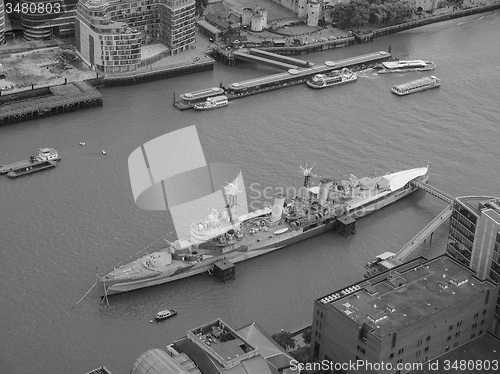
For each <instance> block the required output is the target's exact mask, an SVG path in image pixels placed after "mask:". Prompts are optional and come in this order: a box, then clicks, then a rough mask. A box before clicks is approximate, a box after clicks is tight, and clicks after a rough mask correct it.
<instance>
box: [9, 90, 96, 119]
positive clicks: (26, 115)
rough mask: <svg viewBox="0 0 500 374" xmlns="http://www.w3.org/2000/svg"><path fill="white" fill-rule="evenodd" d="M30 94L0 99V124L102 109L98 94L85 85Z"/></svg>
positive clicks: (30, 92) (37, 91) (22, 93)
mask: <svg viewBox="0 0 500 374" xmlns="http://www.w3.org/2000/svg"><path fill="white" fill-rule="evenodd" d="M33 91H35V92H33ZM33 91H25V92H21V93H17V94H12V96H11V95H2V96H1V97H0V125H8V124H12V123H18V122H23V121H28V120H32V119H37V118H43V117H50V116H54V115H58V114H62V113H68V112H75V111H77V110H82V109H87V108H93V107H97V106H102V95H101V93H100V92H99V91H97V90H96V89H95V88H94V87H93V86H92V85H90V84H89V83H87V82H72V83H68V84H62V85H58V86H51V87H45V88H42V89H37V90H33Z"/></svg>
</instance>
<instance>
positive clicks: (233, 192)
mask: <svg viewBox="0 0 500 374" xmlns="http://www.w3.org/2000/svg"><path fill="white" fill-rule="evenodd" d="M224 192H225V193H224V197H225V199H226V202H227V204H226V208H227V210H228V213H229V220H230V222H231V223H232V224H233V223H234V218H233V214H234V213H236V212H234V211H233V209H234V207H235V206H237V205H238V192H241V191H240V190H238V178H236V179H235V181H234V183H228V184H227V186H225V187H224Z"/></svg>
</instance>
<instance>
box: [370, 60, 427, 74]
mask: <svg viewBox="0 0 500 374" xmlns="http://www.w3.org/2000/svg"><path fill="white" fill-rule="evenodd" d="M435 67H436V65H434V63H433V62H431V61H423V60H397V61H384V62H382V63H381V64H379V65H377V66H375V69H377V70H378V71H377V72H378V73H379V74H383V73H404V72H409V71H428V70H432V69H434V68H435Z"/></svg>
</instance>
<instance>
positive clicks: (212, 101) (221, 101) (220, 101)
mask: <svg viewBox="0 0 500 374" xmlns="http://www.w3.org/2000/svg"><path fill="white" fill-rule="evenodd" d="M228 103H229V100H228V98H227V96H226V95H219V96H212V97H209V98H207V101H205V102H204V103H196V104H194V109H196V110H209V109H215V108H220V107H223V106H226V105H227V104H228Z"/></svg>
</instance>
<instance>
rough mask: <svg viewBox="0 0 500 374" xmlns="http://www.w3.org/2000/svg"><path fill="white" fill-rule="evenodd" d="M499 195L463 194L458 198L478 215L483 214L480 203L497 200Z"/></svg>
mask: <svg viewBox="0 0 500 374" xmlns="http://www.w3.org/2000/svg"><path fill="white" fill-rule="evenodd" d="M498 199H499V198H498V197H492V196H462V197H457V200H458V201H459V202H460V203H462V205H464V206H465V207H467V208H468V209H469V210H470V211H472V212H473V213H474V214H476V215H477V216H478V217H479V216H480V215H481V210H480V209H479V203H484V202H486V201H492V200H497V201H498Z"/></svg>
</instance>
